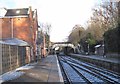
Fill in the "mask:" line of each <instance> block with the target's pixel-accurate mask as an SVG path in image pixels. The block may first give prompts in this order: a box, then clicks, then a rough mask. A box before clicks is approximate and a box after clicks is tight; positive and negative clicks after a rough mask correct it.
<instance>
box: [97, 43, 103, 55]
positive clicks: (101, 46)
mask: <svg viewBox="0 0 120 84" xmlns="http://www.w3.org/2000/svg"><path fill="white" fill-rule="evenodd" d="M95 54H96V55H104V45H100V44H99V45H96V46H95Z"/></svg>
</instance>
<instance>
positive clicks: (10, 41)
mask: <svg viewBox="0 0 120 84" xmlns="http://www.w3.org/2000/svg"><path fill="white" fill-rule="evenodd" d="M0 43H1V44H8V45H18V46H30V45H29V44H28V43H27V42H26V41H23V40H20V39H17V38H5V39H1V40H0Z"/></svg>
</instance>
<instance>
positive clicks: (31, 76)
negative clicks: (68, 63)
mask: <svg viewBox="0 0 120 84" xmlns="http://www.w3.org/2000/svg"><path fill="white" fill-rule="evenodd" d="M24 72H25V74H24V75H22V76H21V77H19V78H17V79H14V80H11V81H8V82H45V83H46V82H52V83H62V84H63V77H62V74H61V70H60V66H59V62H58V59H57V56H56V55H48V56H47V57H45V58H42V59H41V60H39V61H38V63H37V64H36V65H34V68H32V69H29V70H25V71H24Z"/></svg>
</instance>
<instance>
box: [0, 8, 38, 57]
mask: <svg viewBox="0 0 120 84" xmlns="http://www.w3.org/2000/svg"><path fill="white" fill-rule="evenodd" d="M6 11H7V12H6V14H5V16H3V17H0V30H1V32H0V35H1V37H0V38H1V39H3V38H4V39H5V38H18V39H20V40H23V41H25V42H27V43H28V44H29V45H30V46H31V51H33V52H31V55H33V56H34V59H35V56H36V54H35V52H36V39H37V30H38V21H37V10H34V11H32V8H31V7H29V8H21V9H6Z"/></svg>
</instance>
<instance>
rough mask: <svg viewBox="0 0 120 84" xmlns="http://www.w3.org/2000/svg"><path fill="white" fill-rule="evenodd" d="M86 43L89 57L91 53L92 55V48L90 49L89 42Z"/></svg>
mask: <svg viewBox="0 0 120 84" xmlns="http://www.w3.org/2000/svg"><path fill="white" fill-rule="evenodd" d="M85 42H86V43H87V49H88V53H87V54H88V55H89V53H90V47H89V43H88V41H85Z"/></svg>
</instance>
